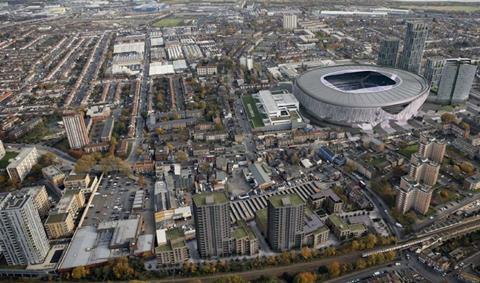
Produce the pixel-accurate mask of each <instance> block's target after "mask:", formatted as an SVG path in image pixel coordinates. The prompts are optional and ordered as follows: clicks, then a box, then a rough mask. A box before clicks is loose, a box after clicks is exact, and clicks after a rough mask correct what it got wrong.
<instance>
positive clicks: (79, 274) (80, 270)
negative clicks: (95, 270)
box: [72, 266, 88, 280]
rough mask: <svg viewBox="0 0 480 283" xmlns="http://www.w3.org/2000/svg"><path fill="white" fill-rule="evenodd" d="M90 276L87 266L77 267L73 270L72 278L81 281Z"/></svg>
mask: <svg viewBox="0 0 480 283" xmlns="http://www.w3.org/2000/svg"><path fill="white" fill-rule="evenodd" d="M87 275H88V269H87V268H86V267H85V266H77V267H75V268H74V269H73V270H72V278H73V279H76V280H79V279H82V278H85V277H86V276H87Z"/></svg>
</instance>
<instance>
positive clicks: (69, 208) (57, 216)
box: [45, 190, 85, 239]
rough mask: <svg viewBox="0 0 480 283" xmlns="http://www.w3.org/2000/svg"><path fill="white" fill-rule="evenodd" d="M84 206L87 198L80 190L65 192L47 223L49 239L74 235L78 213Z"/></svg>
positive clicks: (51, 212)
mask: <svg viewBox="0 0 480 283" xmlns="http://www.w3.org/2000/svg"><path fill="white" fill-rule="evenodd" d="M84 205H85V198H84V196H83V194H82V193H81V191H80V190H67V191H65V194H64V195H63V196H62V198H61V199H60V201H59V202H58V203H57V205H56V206H55V209H53V210H52V211H50V214H49V215H48V218H47V220H46V221H45V229H46V230H47V235H48V238H49V239H57V238H62V237H66V236H70V235H71V234H73V231H74V228H75V219H76V218H77V212H78V211H79V210H80V208H82V207H83V206H84Z"/></svg>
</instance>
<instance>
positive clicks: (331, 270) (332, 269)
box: [328, 261, 341, 278]
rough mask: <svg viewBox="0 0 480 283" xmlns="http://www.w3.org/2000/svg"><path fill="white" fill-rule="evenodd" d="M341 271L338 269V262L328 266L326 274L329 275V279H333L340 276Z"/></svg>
mask: <svg viewBox="0 0 480 283" xmlns="http://www.w3.org/2000/svg"><path fill="white" fill-rule="evenodd" d="M340 273H341V269H340V263H339V262H338V261H334V262H332V263H330V265H328V274H329V275H330V278H335V277H338V276H340Z"/></svg>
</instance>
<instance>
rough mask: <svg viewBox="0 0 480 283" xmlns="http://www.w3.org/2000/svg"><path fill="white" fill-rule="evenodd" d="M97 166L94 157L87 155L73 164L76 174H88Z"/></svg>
mask: <svg viewBox="0 0 480 283" xmlns="http://www.w3.org/2000/svg"><path fill="white" fill-rule="evenodd" d="M95 164H97V160H96V158H95V156H94V155H92V154H87V155H84V156H82V157H81V158H80V159H79V160H78V161H77V163H76V164H75V172H76V173H88V172H90V171H91V170H92V169H93V167H94V166H95Z"/></svg>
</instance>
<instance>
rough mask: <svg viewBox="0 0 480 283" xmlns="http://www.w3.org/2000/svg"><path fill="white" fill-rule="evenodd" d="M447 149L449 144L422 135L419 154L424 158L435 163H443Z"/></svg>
mask: <svg viewBox="0 0 480 283" xmlns="http://www.w3.org/2000/svg"><path fill="white" fill-rule="evenodd" d="M446 149H447V143H446V142H445V140H439V139H436V138H429V137H428V136H425V135H422V136H421V137H420V143H419V145H418V153H417V154H418V155H419V156H420V157H422V158H428V159H430V160H432V161H434V162H437V163H442V161H443V156H444V155H445V150H446Z"/></svg>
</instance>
